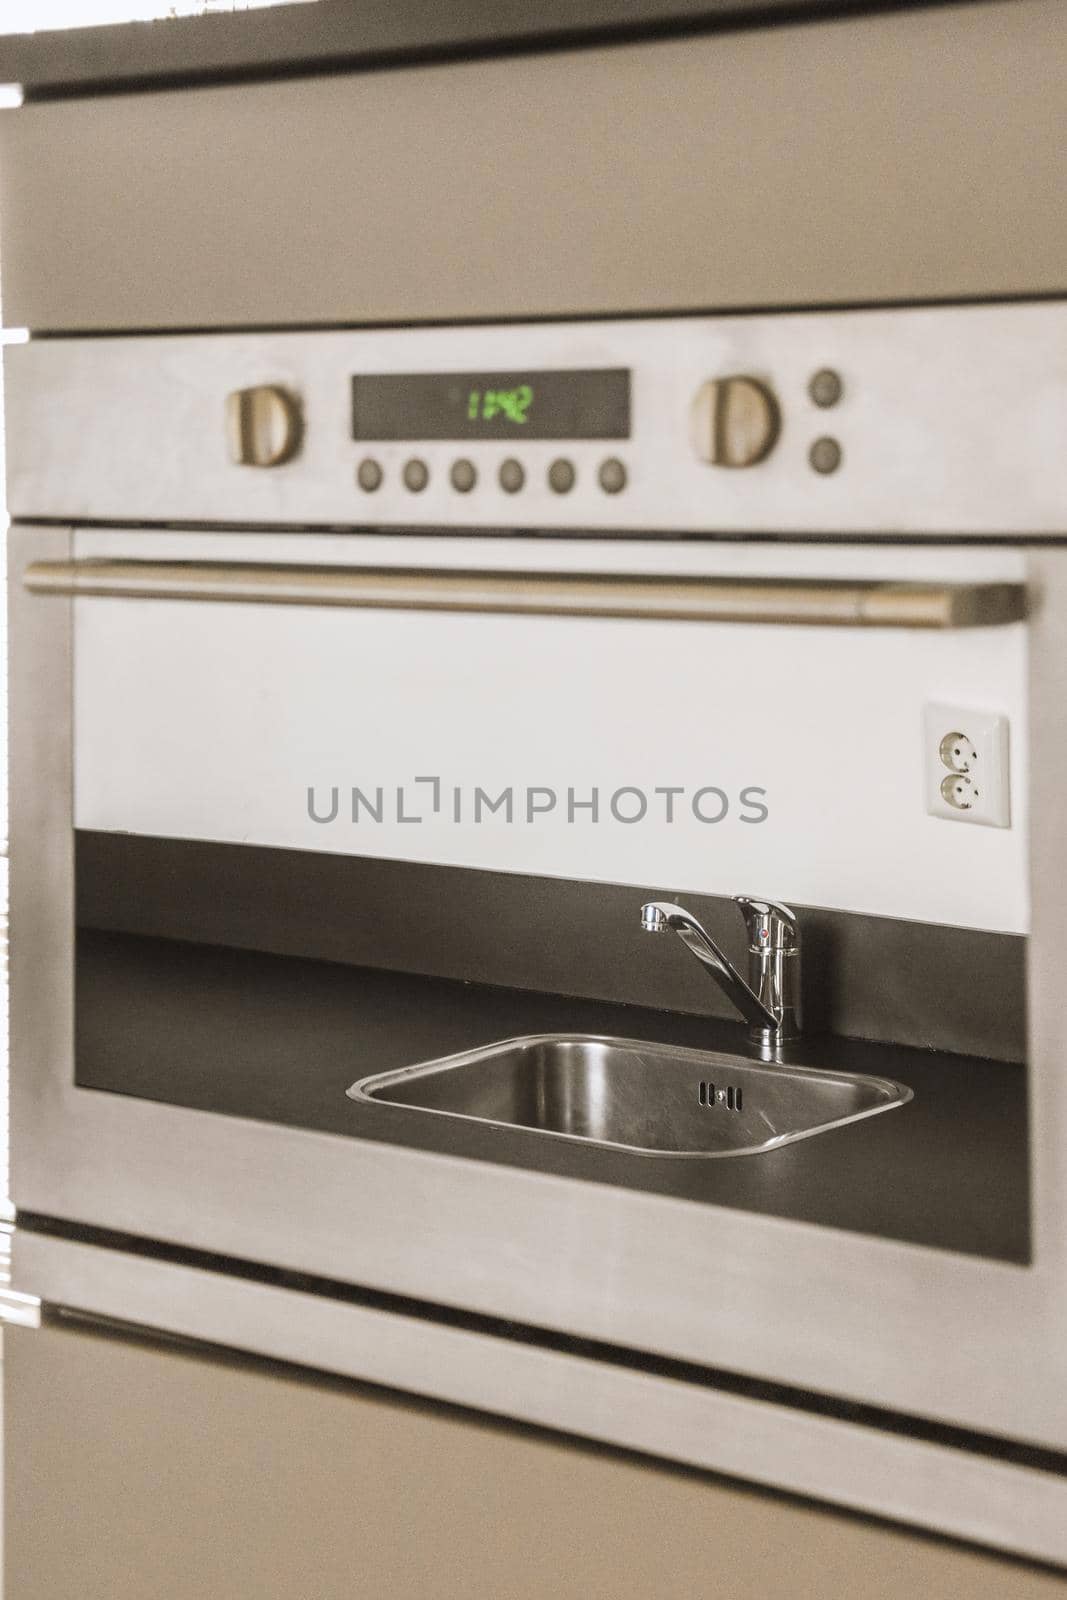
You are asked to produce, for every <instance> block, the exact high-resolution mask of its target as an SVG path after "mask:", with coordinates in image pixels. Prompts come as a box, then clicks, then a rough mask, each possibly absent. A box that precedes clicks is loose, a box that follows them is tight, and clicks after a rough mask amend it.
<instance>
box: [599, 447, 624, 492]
mask: <svg viewBox="0 0 1067 1600" xmlns="http://www.w3.org/2000/svg"><path fill="white" fill-rule="evenodd" d="M597 478H598V479H599V481H600V487H601V488H602V489H603V491H604V493H605V494H621V493H622V491H623V489H625V488H626V468H625V467H624V466H623V464H622V462H621V461H620V460H618V458H617V457H616V456H609V458H608V459H607V461H602V462H601V463H600V471H599V472H598V473H597Z"/></svg>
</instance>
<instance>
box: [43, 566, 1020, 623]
mask: <svg viewBox="0 0 1067 1600" xmlns="http://www.w3.org/2000/svg"><path fill="white" fill-rule="evenodd" d="M23 582H24V583H25V585H26V587H27V589H29V590H31V591H32V592H33V593H34V594H65V595H82V596H89V595H100V596H104V597H107V598H111V599H134V600H202V601H212V600H214V601H234V600H236V601H246V602H256V601H258V602H260V603H264V604H268V605H294V606H308V605H312V606H314V605H321V606H355V607H369V608H380V607H384V608H387V609H392V610H402V611H485V612H499V613H505V614H507V613H513V614H515V615H533V616H579V617H650V618H658V619H662V620H670V621H677V622H762V623H774V624H779V625H782V626H786V627H788V626H791V625H802V626H805V625H806V626H811V627H826V626H831V627H832V626H838V627H869V628H894V627H895V628H960V627H974V628H988V627H997V626H1000V625H1001V624H1003V623H1008V622H1019V621H1021V620H1022V619H1023V618H1024V617H1025V615H1026V593H1025V590H1024V589H1023V588H1022V587H1021V586H1020V585H1018V584H1009V583H959V584H944V583H943V584H922V583H910V584H909V583H847V582H843V581H842V582H830V583H816V582H805V581H803V580H802V579H794V580H787V579H779V580H777V581H776V580H774V579H772V578H764V579H757V580H748V581H745V580H743V579H730V578H720V579H718V580H709V579H701V578H671V579H664V578H655V577H643V578H639V577H630V578H624V577H620V576H614V575H610V574H603V575H597V574H592V573H588V574H581V573H571V572H568V573H562V572H557V573H535V572H509V573H501V572H491V571H483V572H474V571H470V572H440V571H437V570H432V569H427V570H423V571H421V572H420V571H417V570H408V571H398V570H391V569H388V568H374V567H361V568H356V569H351V568H349V569H345V568H343V567H301V566H292V565H287V566H278V567H269V566H263V565H257V564H255V563H254V562H248V563H241V564H236V563H234V564H227V563H225V562H207V561H204V562H192V561H189V562H161V561H108V560H93V559H88V560H81V561H65V562H63V561H59V562H48V561H34V562H31V564H30V565H29V566H28V567H27V569H26V572H25V576H24V578H23Z"/></svg>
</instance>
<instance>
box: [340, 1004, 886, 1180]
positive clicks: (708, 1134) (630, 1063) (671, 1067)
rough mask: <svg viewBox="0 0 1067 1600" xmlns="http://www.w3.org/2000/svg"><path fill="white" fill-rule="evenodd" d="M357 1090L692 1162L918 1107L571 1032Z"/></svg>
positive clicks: (846, 1079)
mask: <svg viewBox="0 0 1067 1600" xmlns="http://www.w3.org/2000/svg"><path fill="white" fill-rule="evenodd" d="M348 1093H349V1095H350V1096H351V1097H352V1098H353V1099H354V1100H362V1101H370V1102H386V1103H388V1104H389V1105H393V1106H406V1107H409V1108H410V1109H412V1110H413V1111H416V1112H418V1113H420V1114H421V1115H429V1116H438V1117H459V1118H463V1119H465V1120H467V1121H473V1122H481V1123H488V1124H492V1125H494V1126H497V1127H508V1128H521V1129H526V1130H528V1131H532V1132H534V1133H540V1134H546V1135H548V1136H549V1137H550V1138H554V1139H574V1140H582V1141H583V1142H586V1143H590V1144H597V1145H604V1146H609V1147H611V1148H612V1149H616V1150H628V1151H630V1152H632V1153H634V1154H638V1155H656V1156H688V1157H693V1156H748V1155H757V1154H759V1153H760V1152H761V1151H765V1150H774V1149H776V1148H777V1146H778V1145H782V1144H788V1143H790V1142H791V1141H792V1140H794V1139H807V1138H810V1136H811V1135H812V1134H816V1133H825V1132H826V1130H827V1129H828V1128H837V1127H840V1126H841V1125H842V1123H846V1122H856V1121H858V1120H859V1119H860V1118H861V1117H871V1116H874V1115H876V1113H878V1112H879V1111H891V1110H892V1109H893V1108H894V1107H895V1106H902V1105H904V1104H905V1103H906V1102H907V1101H908V1100H910V1099H911V1090H910V1089H908V1088H906V1087H905V1086H904V1085H903V1084H901V1083H893V1082H892V1081H891V1080H890V1079H888V1078H870V1077H865V1076H860V1075H859V1074H855V1073H848V1072H821V1071H818V1070H816V1069H813V1068H811V1067H787V1066H763V1065H761V1064H759V1063H757V1062H754V1061H746V1060H743V1059H741V1058H740V1057H737V1056H730V1055H718V1054H713V1053H711V1052H708V1051H703V1050H681V1049H676V1048H675V1047H674V1046H672V1045H660V1044H645V1043H642V1042H641V1041H640V1040H637V1039H603V1038H595V1037H593V1036H590V1035H582V1034H563V1033H543V1034H529V1035H527V1036H526V1037H525V1038H521V1039H503V1040H501V1041H500V1042H498V1043H496V1044H489V1045H484V1046H482V1047H481V1048H480V1049H477V1050H467V1051H464V1052H463V1053H462V1054H460V1055H454V1056H446V1057H444V1058H443V1059H441V1060H439V1061H428V1062H424V1063H423V1064H422V1065H420V1066H416V1067H405V1068H403V1069H402V1070H401V1071H399V1072H382V1073H378V1074H377V1075H376V1076H374V1077H370V1078H363V1079H361V1080H360V1081H359V1082H358V1083H355V1084H353V1085H352V1087H351V1089H349V1091H348Z"/></svg>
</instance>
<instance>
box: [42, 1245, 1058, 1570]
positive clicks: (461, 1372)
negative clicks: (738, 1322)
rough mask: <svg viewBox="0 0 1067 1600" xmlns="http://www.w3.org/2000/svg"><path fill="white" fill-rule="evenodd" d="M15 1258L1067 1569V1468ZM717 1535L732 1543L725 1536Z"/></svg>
mask: <svg viewBox="0 0 1067 1600" xmlns="http://www.w3.org/2000/svg"><path fill="white" fill-rule="evenodd" d="M15 1252H16V1253H15V1261H16V1271H17V1274H18V1277H19V1280H20V1282H24V1283H25V1284H26V1285H27V1286H28V1287H29V1288H30V1289H32V1291H33V1292H34V1293H36V1294H38V1295H40V1296H41V1297H42V1298H43V1299H44V1300H45V1301H47V1302H49V1303H50V1304H52V1305H72V1306H76V1307H79V1308H81V1309H82V1310H84V1311H87V1312H90V1313H95V1314H97V1315H100V1316H105V1317H106V1316H111V1317H118V1318H121V1319H125V1320H126V1321H128V1322H133V1323H135V1324H139V1325H140V1326H142V1327H144V1328H151V1329H156V1330H159V1331H160V1332H165V1333H177V1334H178V1335H181V1336H185V1337H188V1338H192V1339H202V1340H207V1341H210V1342H211V1343H212V1344H215V1345H216V1346H217V1345H224V1346H229V1347H230V1348H232V1349H234V1350H240V1351H249V1352H251V1353H253V1354H257V1355H262V1356H268V1357H272V1358H274V1359H276V1360H281V1361H291V1362H296V1363H299V1364H300V1365H302V1366H305V1367H312V1368H315V1369H317V1370H318V1371H320V1372H323V1373H330V1374H337V1375H339V1376H342V1377H346V1378H354V1379H359V1380H362V1381H365V1382H368V1383H374V1384H380V1385H384V1386H386V1387H387V1388H390V1389H394V1390H400V1391H403V1392H406V1393H408V1394H415V1395H421V1396H424V1397H426V1398H429V1399H437V1400H443V1401H446V1402H451V1403H452V1404H454V1405H460V1406H467V1407H471V1408H473V1409H475V1410H477V1411H482V1412H487V1413H490V1414H495V1415H497V1416H501V1417H507V1418H511V1419H513V1420H515V1421H520V1422H527V1423H532V1424H534V1425H536V1426H539V1427H545V1428H554V1429H559V1430H561V1431H563V1432H566V1433H568V1434H570V1435H571V1436H572V1437H573V1436H577V1437H579V1438H587V1439H596V1440H600V1441H603V1442H604V1443H607V1444H612V1445H616V1446H620V1447H622V1448H625V1449H631V1450H639V1451H642V1452H644V1453H646V1454H649V1455H652V1456H659V1457H662V1458H664V1459H666V1460H668V1461H677V1462H680V1463H683V1464H685V1465H688V1466H692V1467H697V1468H702V1469H704V1470H709V1471H713V1472H719V1473H726V1474H729V1475H731V1476H733V1477H736V1478H740V1479H744V1480H747V1481H749V1482H751V1483H757V1484H764V1485H767V1486H769V1487H775V1488H780V1489H785V1490H786V1491H791V1492H794V1493H797V1494H801V1495H805V1496H809V1497H812V1498H814V1499H817V1500H823V1501H826V1502H829V1503H831V1504H836V1505H841V1506H846V1507H850V1508H851V1509H853V1510H856V1511H866V1512H872V1513H874V1514H875V1515H878V1516H884V1517H889V1518H892V1519H893V1520H895V1521H898V1522H902V1523H910V1524H912V1525H913V1526H915V1527H919V1528H928V1529H933V1530H936V1531H940V1532H943V1533H947V1534H950V1535H954V1536H955V1537H957V1538H961V1539H968V1540H973V1541H975V1542H976V1543H978V1544H981V1545H984V1546H986V1547H987V1548H993V1549H1001V1550H1009V1551H1014V1552H1015V1553H1017V1554H1021V1555H1027V1556H1030V1557H1032V1558H1033V1559H1036V1560H1041V1561H1050V1562H1056V1563H1059V1564H1063V1565H1067V1479H1064V1478H1062V1477H1059V1476H1057V1475H1056V1474H1054V1473H1052V1472H1046V1471H1040V1470H1035V1469H1034V1468H1033V1467H1030V1466H1025V1465H1021V1464H1018V1463H1013V1462H1010V1461H1008V1460H998V1459H995V1458H990V1457H983V1456H981V1455H976V1454H971V1453H969V1452H968V1451H967V1450H965V1449H959V1448H953V1447H949V1446H946V1445H943V1444H939V1443H934V1442H932V1441H929V1440H921V1439H916V1438H907V1437H905V1436H902V1435H900V1434H894V1433H889V1432H883V1431H881V1430H879V1429H878V1428H876V1427H872V1426H869V1425H867V1423H865V1422H864V1423H860V1422H856V1421H849V1420H844V1419H841V1418H835V1417H829V1416H820V1415H817V1414H815V1413H813V1412H811V1411H804V1410H800V1409H796V1408H793V1407H790V1406H789V1405H786V1404H777V1403H775V1402H774V1401H771V1400H767V1399H753V1398H749V1397H747V1396H745V1395H740V1394H733V1393H728V1392H726V1391H725V1390H723V1389H716V1388H715V1387H714V1386H713V1385H711V1384H701V1383H696V1382H685V1381H681V1380H679V1379H678V1378H677V1377H673V1376H672V1377H668V1376H665V1375H662V1374H660V1375H656V1374H653V1373H650V1372H648V1371H638V1370H634V1369H633V1368H628V1367H626V1366H622V1365H610V1364H607V1363H605V1362H602V1361H597V1360H595V1359H590V1358H589V1357H588V1356H586V1355H579V1354H576V1353H565V1352H562V1351H557V1350H550V1349H546V1348H544V1347H543V1346H538V1345H534V1344H529V1343H523V1342H522V1341H521V1340H519V1339H502V1338H499V1337H496V1336H494V1335H493V1334H490V1333H475V1332H472V1331H469V1330H467V1329H464V1328H458V1327H450V1326H448V1325H447V1324H445V1323H442V1322H434V1321H430V1320H427V1319H423V1318H419V1317H417V1316H413V1315H412V1316H408V1315H404V1314H402V1313H399V1312H390V1311H385V1310H379V1309H376V1308H372V1307H370V1306H367V1305H360V1304H358V1303H355V1304H354V1303H352V1302H347V1303H346V1302H343V1301H339V1300H332V1299H329V1298H327V1297H326V1296H323V1295H316V1294H311V1293H303V1292H301V1291H300V1290H299V1289H296V1288H288V1287H280V1286H272V1285H267V1284H264V1283H263V1282H257V1281H255V1280H250V1279H248V1278H241V1277H237V1276H230V1275H228V1274H225V1273H220V1272H210V1271H205V1270H203V1269H202V1268H199V1267H196V1266H193V1265H188V1264H179V1263H175V1262H171V1261H163V1260H160V1259H158V1258H155V1259H154V1258H152V1257H146V1256H141V1255H130V1254H126V1253H124V1252H123V1251H121V1250H119V1249H109V1248H104V1247H101V1246H97V1245H88V1244H83V1243H76V1242H73V1241H71V1240H67V1239H58V1238H49V1237H47V1236H44V1235H40V1234H33V1233H26V1232H24V1231H20V1232H19V1233H18V1234H17V1235H16V1240H15ZM53 1337H54V1335H53ZM712 1532H713V1535H714V1537H715V1540H716V1548H717V1549H720V1550H721V1543H722V1532H721V1529H718V1528H714V1529H713V1530H712ZM924 1581H925V1582H927V1583H928V1582H929V1572H928V1571H927V1573H926V1575H925V1579H924ZM1007 1581H1008V1575H1007V1574H1003V1575H1001V1576H1000V1582H1001V1585H1002V1587H1001V1590H1000V1593H1001V1594H1005V1593H1007V1592H1008V1591H1007V1590H1006V1589H1005V1588H1004V1587H1003V1585H1004V1584H1005V1583H1006V1582H1007ZM902 1592H903V1591H902ZM973 1592H974V1589H973V1578H972V1584H971V1586H970V1587H969V1588H968V1593H973ZM1012 1592H1013V1591H1012Z"/></svg>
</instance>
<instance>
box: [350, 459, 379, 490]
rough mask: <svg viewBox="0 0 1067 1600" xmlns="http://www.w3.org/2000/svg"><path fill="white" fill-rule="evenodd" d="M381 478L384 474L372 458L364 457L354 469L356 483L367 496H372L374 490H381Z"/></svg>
mask: <svg viewBox="0 0 1067 1600" xmlns="http://www.w3.org/2000/svg"><path fill="white" fill-rule="evenodd" d="M383 477H384V473H383V472H382V469H381V467H380V466H379V465H378V463H377V461H375V459H374V457H373V456H364V458H363V460H362V461H361V462H360V464H359V466H358V467H357V468H356V482H357V483H358V484H359V486H360V488H361V489H365V490H366V492H367V494H373V493H374V491H375V489H380V488H381V486H382V478H383Z"/></svg>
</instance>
